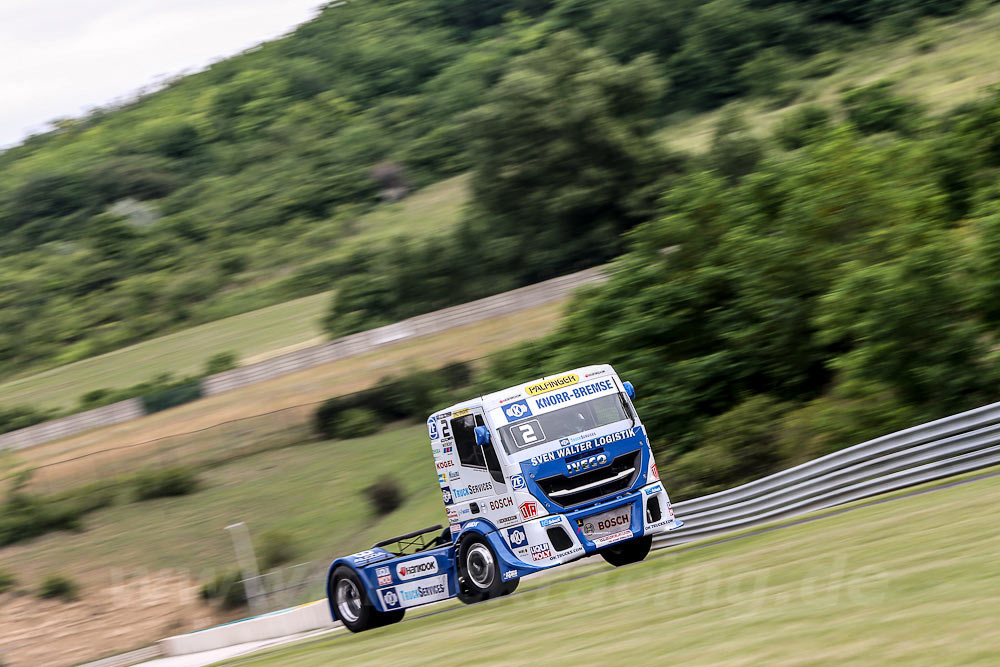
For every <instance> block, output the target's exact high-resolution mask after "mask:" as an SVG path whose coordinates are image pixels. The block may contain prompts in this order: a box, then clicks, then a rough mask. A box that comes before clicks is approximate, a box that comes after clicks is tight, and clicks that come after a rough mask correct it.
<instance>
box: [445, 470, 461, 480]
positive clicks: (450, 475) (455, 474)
mask: <svg viewBox="0 0 1000 667" xmlns="http://www.w3.org/2000/svg"><path fill="white" fill-rule="evenodd" d="M461 476H462V475H461V474H460V473H459V472H458V471H457V470H452V471H451V472H450V473H448V481H454V480H456V479H459V478H460V477H461Z"/></svg>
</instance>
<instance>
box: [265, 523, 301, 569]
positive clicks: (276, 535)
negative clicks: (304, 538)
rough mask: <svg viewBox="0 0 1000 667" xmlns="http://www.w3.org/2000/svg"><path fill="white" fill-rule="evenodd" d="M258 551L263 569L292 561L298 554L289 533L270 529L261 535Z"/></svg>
mask: <svg viewBox="0 0 1000 667" xmlns="http://www.w3.org/2000/svg"><path fill="white" fill-rule="evenodd" d="M258 553H259V554H260V559H261V564H262V565H263V566H264V569H266V570H270V569H272V568H275V567H277V566H278V565H283V564H285V563H288V562H290V561H292V560H293V559H294V558H295V557H296V556H297V555H298V549H297V547H296V544H295V538H294V537H293V536H292V534H291V533H289V532H287V531H284V530H270V531H267V532H266V533H264V534H263V535H261V538H260V546H259V547H258Z"/></svg>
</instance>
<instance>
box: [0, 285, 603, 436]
mask: <svg viewBox="0 0 1000 667" xmlns="http://www.w3.org/2000/svg"><path fill="white" fill-rule="evenodd" d="M605 279H606V275H605V274H604V273H603V272H602V271H601V269H587V270H586V271H580V272H579V273H573V274H570V275H567V276H560V277H559V278H553V279H552V280H547V281H545V282H541V283H537V284H535V285H529V286H527V287H521V288H519V289H516V290H511V291H510V292H504V293H503V294H497V295H496V296H490V297H486V298H485V299H479V300H478V301H472V302H469V303H464V304H462V305H459V306H452V307H451V308H444V309H442V310H438V311H435V312H433V313H427V314H426V315H419V316H417V317H412V318H410V319H408V320H403V321H402V322H397V323H396V324H390V325H387V326H384V327H379V328H378V329H371V330H369V331H362V332H360V333H356V334H352V335H350V336H344V337H343V338H338V339H337V340H334V341H330V342H329V343H322V344H320V345H314V346H313V347H309V348H306V349H304V350H299V351H298V352H290V353H288V354H283V355H281V356H278V357H274V358H273V359H266V360H264V361H261V362H258V363H256V364H250V365H249V366H243V367H240V368H235V369H233V370H231V371H225V372H223V373H218V374H216V375H210V376H209V377H206V378H205V379H204V380H202V393H203V394H204V395H205V396H214V395H215V394H221V393H222V392H225V391H230V390H232V389H238V388H240V387H246V386H247V385H251V384H256V383H258V382H264V381H265V380H270V379H273V378H276V377H281V376H282V375H288V374H289V373H295V372H296V371H301V370H304V369H306V368H312V367H314V366H319V365H320V364H325V363H329V362H331V361H336V360H338V359H344V358H347V357H353V356H355V355H358V354H364V353H366V352H371V351H372V350H376V349H378V348H379V347H382V346H383V345H388V344H390V343H395V342H397V341H400V340H405V339H407V338H417V337H419V336H426V335H428V334H433V333H438V332H440V331H445V330H447V329H451V328H453V327H459V326H463V325H466V324H472V323H474V322H479V321H481V320H485V319H489V318H491V317H496V316H498V315H507V314H509V313H515V312H517V311H519V310H524V309H526V308H532V307H534V306H539V305H541V304H544V303H549V302H551V301H558V300H559V299H562V298H564V297H565V296H566V295H568V294H569V293H570V292H571V291H572V290H573V289H575V288H577V287H580V286H581V285H587V284H592V283H597V282H601V281H603V280H605ZM143 415H144V412H143V409H142V401H141V400H140V399H137V398H133V399H129V400H127V401H122V402H120V403H115V404H113V405H108V406H105V407H103V408H97V409H96V410H89V411H87V412H81V413H78V414H75V415H70V416H68V417H63V418H62V419H56V420H54V421H50V422H46V423H44V424H38V425H36V426H30V427H28V428H23V429H20V430H18V431H12V432H10V433H5V434H3V435H0V451H3V450H5V449H9V450H17V449H24V448H25V447H33V446H34V445H40V444H42V443H45V442H51V441H53V440H58V439H60V438H65V437H68V436H71V435H76V434H77V433H81V432H83V431H89V430H90V429H94V428H100V427H102V426H110V425H112V424H120V423H122V422H126V421H129V420H132V419H138V418H139V417H142V416H143Z"/></svg>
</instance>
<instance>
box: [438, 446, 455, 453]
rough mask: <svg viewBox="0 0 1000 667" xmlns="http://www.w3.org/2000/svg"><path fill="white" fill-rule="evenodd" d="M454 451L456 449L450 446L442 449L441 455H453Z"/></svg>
mask: <svg viewBox="0 0 1000 667" xmlns="http://www.w3.org/2000/svg"><path fill="white" fill-rule="evenodd" d="M453 451H455V448H454V447H453V446H448V447H442V448H441V453H442V454H451V453H452V452H453Z"/></svg>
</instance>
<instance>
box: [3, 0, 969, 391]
mask: <svg viewBox="0 0 1000 667" xmlns="http://www.w3.org/2000/svg"><path fill="white" fill-rule="evenodd" d="M964 5H965V3H964V2H963V1H962V0H948V1H941V0H938V1H935V2H930V1H929V0H880V1H878V2H872V1H868V0H838V1H837V2H829V1H823V0H714V1H712V2H697V1H694V0H636V2H632V3H628V4H627V5H626V6H622V7H612V6H610V5H608V4H607V3H598V2H593V1H590V0H489V1H488V2H482V3H475V4H474V5H472V4H468V3H466V4H463V3H455V2H447V1H445V0H393V1H386V2H351V3H346V4H345V3H331V4H330V5H328V6H326V7H325V8H324V9H323V10H322V11H321V12H320V13H319V15H318V16H317V17H316V18H315V19H314V20H312V21H310V22H308V23H306V24H304V25H302V26H300V27H299V28H298V29H297V30H295V31H294V32H293V33H291V34H290V35H288V36H287V37H285V38H283V39H280V40H277V41H274V42H270V43H267V44H264V45H261V46H260V47H258V48H255V49H251V50H250V51H248V52H246V53H244V54H241V55H239V56H237V57H234V58H230V59H227V60H224V61H221V62H218V63H216V64H214V65H212V66H211V67H209V68H207V69H206V70H205V71H203V72H200V73H198V74H195V75H191V76H185V77H182V78H178V79H176V80H174V81H171V82H169V83H168V84H166V85H165V86H163V88H162V89H161V90H159V91H156V92H153V93H150V94H145V95H142V96H140V97H138V98H137V99H135V100H133V101H130V102H128V103H123V104H120V105H117V106H116V107H114V108H106V109H96V110H94V111H93V112H92V113H90V114H89V115H87V116H86V117H84V118H77V119H64V120H59V121H55V122H54V123H53V126H52V129H51V130H50V131H48V132H45V133H43V134H39V135H37V136H33V137H30V138H29V139H27V140H26V141H25V142H24V143H23V144H21V145H19V146H16V147H13V148H10V149H8V150H6V151H5V152H3V153H2V154H0V284H2V285H3V289H2V290H0V374H5V375H9V374H11V373H16V372H23V371H25V370H26V369H31V368H38V367H42V366H48V365H54V364H58V363H65V362H69V361H73V360H76V359H80V358H83V357H87V356H90V355H94V354H98V353H101V352H104V351H107V350H111V349H115V348H117V347H121V346H122V345H124V344H127V343H130V342H134V341H137V340H140V339H143V338H148V337H152V336H156V335H159V334H162V333H163V332H165V331H169V330H173V329H177V328H181V327H185V326H190V325H191V324H192V323H196V322H201V321H206V320H210V319H214V318H218V317H222V316H225V315H229V314H233V313H236V312H241V311H245V310H249V309H252V308H257V307H260V306H263V305H267V304H270V303H275V302H278V301H282V300H286V299H289V298H292V297H296V296H301V295H304V294H308V293H315V292H319V291H324V290H328V289H332V288H335V289H337V291H338V296H337V298H336V300H335V302H334V303H333V304H332V306H331V313H330V317H329V319H328V329H329V331H330V332H331V333H332V334H338V333H344V332H348V331H354V330H358V329H360V328H366V327H368V326H372V325H375V324H378V323H380V322H382V321H388V320H394V319H397V318H399V317H403V316H406V315H410V314H413V313H415V312H420V311H426V310H429V309H432V308H434V307H438V306H441V305H448V304H450V303H455V302H458V301H462V300H465V299H466V298H472V297H475V296H481V295H483V294H486V293H489V292H494V291H497V290H500V289H504V288H506V287H509V286H514V285H518V284H523V283H526V282H530V281H533V280H537V279H540V278H545V277H548V276H552V275H556V274H558V273H561V272H565V271H568V270H572V269H575V268H580V267H583V266H587V265H593V264H596V263H600V262H603V261H606V260H608V259H609V258H611V257H614V256H615V255H617V254H618V253H620V252H621V251H622V250H623V248H624V247H625V246H624V243H625V242H624V240H623V239H624V237H623V236H622V234H623V233H624V232H626V231H627V230H629V229H631V228H633V227H635V226H636V225H639V224H641V223H643V222H645V221H648V220H651V219H654V218H658V217H659V216H660V215H661V210H662V207H661V203H660V197H661V195H662V194H663V193H664V192H666V191H670V190H671V189H673V188H675V187H683V188H686V191H689V190H690V189H691V188H692V187H695V186H692V185H691V183H692V181H691V178H692V174H693V173H702V169H703V165H702V164H701V162H700V161H701V160H703V159H712V158H710V157H709V158H703V157H701V156H696V158H697V159H695V158H692V157H691V156H685V155H680V154H677V153H675V152H671V151H669V150H666V149H665V148H663V147H662V146H661V145H660V143H659V142H658V141H657V140H656V137H655V132H656V131H657V129H658V128H660V127H662V126H663V124H664V123H665V122H667V119H669V118H670V116H671V114H675V113H678V112H684V111H697V110H703V109H709V108H713V107H715V106H718V105H721V104H723V103H725V102H726V101H728V100H731V99H734V98H737V97H740V96H744V95H769V96H774V97H775V99H776V100H777V101H778V103H782V102H784V103H787V102H789V101H791V100H794V99H795V96H796V94H797V92H796V91H797V89H796V86H795V79H796V78H801V77H808V76H816V75H821V74H822V73H823V72H827V71H829V69H830V68H831V67H833V68H835V67H836V54H838V53H841V52H843V51H844V50H846V49H849V48H851V45H852V44H856V43H857V42H858V41H860V40H866V39H890V38H891V37H892V36H894V35H902V34H906V33H907V32H908V31H912V30H914V29H915V26H917V25H918V23H919V21H920V20H921V17H922V16H925V15H945V14H950V13H954V12H958V11H961V10H963V8H964ZM651 17H655V20H651ZM831 54H832V55H831ZM882 92H883V94H884V95H885V96H889V97H891V91H882ZM847 103H850V102H847ZM734 122H735V121H734ZM874 122H875V123H876V125H877V124H878V122H879V121H878V120H877V119H876V120H875V121H874ZM914 122H915V123H916V124H917V126H919V125H920V123H919V122H918V121H917V120H914ZM917 130H918V128H917V127H916V126H915V129H914V131H917ZM799 134H800V135H802V136H805V135H807V134H808V132H805V131H803V132H800V133H799ZM744 139H745V137H744V136H743V134H742V133H741V132H740V130H739V127H738V123H736V124H735V125H733V127H732V128H730V129H729V130H727V131H725V132H721V133H720V135H719V137H718V145H717V146H715V147H714V149H713V151H714V154H715V155H716V158H719V159H720V160H721V161H720V162H719V164H718V169H719V170H720V171H719V172H718V173H719V174H722V175H723V177H724V178H727V179H730V180H735V179H739V178H741V177H742V176H743V175H745V172H747V171H748V170H750V169H751V167H752V166H753V164H754V163H755V160H756V159H757V157H755V153H754V151H755V150H756V148H757V147H756V146H751V145H747V144H746V142H745V141H744ZM741 151H742V152H741ZM747 151H748V152H747ZM952 152H953V153H954V151H952ZM736 155H738V156H739V159H737V158H736V157H734V156H736ZM758 157H759V156H758ZM722 158H724V159H722ZM942 159H946V158H942ZM947 159H951V158H947ZM954 159H955V160H958V161H959V162H961V160H962V156H961V155H957V156H956V157H954ZM773 168H774V169H777V167H776V166H775V167H773ZM956 168H957V167H956ZM470 170H471V172H472V174H473V195H474V196H473V202H472V205H471V206H470V208H469V211H468V213H467V215H466V219H465V220H464V222H463V223H462V224H461V225H460V226H459V228H458V229H456V230H454V232H452V233H450V234H448V235H445V236H443V237H441V238H435V239H428V240H423V241H421V242H419V243H408V242H402V241H399V242H381V243H379V244H371V243H368V242H363V241H360V240H359V239H360V238H363V237H361V236H359V230H358V229H357V228H356V221H357V220H358V218H359V216H360V215H361V214H362V213H363V212H364V211H366V210H368V209H370V208H371V207H373V206H375V205H376V204H377V203H378V202H380V201H384V200H386V199H393V198H397V197H399V196H402V195H404V194H405V193H406V191H408V190H409V189H412V188H414V187H419V186H421V185H424V184H428V183H431V182H434V181H435V180H438V179H440V178H442V177H444V176H447V175H450V174H453V173H458V172H464V171H470ZM772 177H773V178H777V177H776V176H772ZM956 178H958V176H956ZM754 182H756V181H754ZM706 187H708V186H707V185H706ZM741 187H750V186H741ZM737 191H739V190H737ZM727 196H728V197H731V196H735V195H734V194H732V193H728V194H727ZM953 205H955V206H961V205H963V204H962V203H961V202H954V203H953ZM706 242H707V241H706ZM830 344H831V345H832V344H833V343H830ZM81 389H82V390H85V389H87V388H81Z"/></svg>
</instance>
